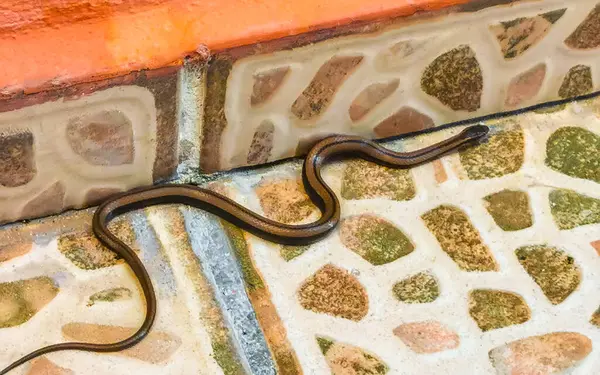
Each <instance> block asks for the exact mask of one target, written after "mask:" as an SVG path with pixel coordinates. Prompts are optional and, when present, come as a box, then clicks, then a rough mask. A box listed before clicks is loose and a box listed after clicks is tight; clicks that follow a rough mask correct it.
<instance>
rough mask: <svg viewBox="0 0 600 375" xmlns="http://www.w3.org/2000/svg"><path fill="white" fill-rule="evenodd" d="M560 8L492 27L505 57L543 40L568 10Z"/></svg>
mask: <svg viewBox="0 0 600 375" xmlns="http://www.w3.org/2000/svg"><path fill="white" fill-rule="evenodd" d="M566 10H567V9H566V8H565V9H558V10H555V11H552V12H548V13H544V14H540V15H537V16H535V17H528V18H525V17H521V18H516V19H514V20H510V21H505V22H501V23H500V24H498V25H494V26H491V27H490V30H491V31H492V33H494V34H495V35H496V38H497V39H498V42H499V43H500V47H501V50H502V54H503V55H504V58H505V59H513V58H515V57H517V56H519V55H521V54H522V53H523V52H525V51H527V50H528V49H529V48H531V47H532V46H534V45H535V44H536V43H538V42H539V41H540V40H542V39H543V38H544V37H545V36H546V34H548V31H550V28H551V27H552V25H553V24H554V23H555V22H556V21H558V20H559V19H560V18H561V17H562V16H563V14H565V12H566Z"/></svg>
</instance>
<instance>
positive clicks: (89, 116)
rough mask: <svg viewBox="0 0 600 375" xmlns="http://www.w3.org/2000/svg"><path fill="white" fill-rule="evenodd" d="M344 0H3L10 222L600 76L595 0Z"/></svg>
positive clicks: (0, 163) (2, 110) (5, 208)
mask: <svg viewBox="0 0 600 375" xmlns="http://www.w3.org/2000/svg"><path fill="white" fill-rule="evenodd" d="M341 3H342V2H341V1H333V2H331V1H330V2H323V3H321V2H317V1H315V0H311V1H304V2H294V3H289V2H279V1H275V0H272V1H258V0H253V1H244V2H240V1H236V0H227V1H220V2H206V1H191V0H188V1H183V0H171V1H153V0H143V1H134V0H129V1H116V0H104V1H93V2H92V1H89V2H81V1H74V0H69V1H45V2H43V4H41V3H39V4H38V3H33V2H32V3H24V2H20V1H10V2H3V3H2V5H0V58H1V60H2V61H3V67H2V69H0V146H1V147H0V222H10V221H15V220H19V219H23V218H33V217H39V216H44V215H47V214H53V213H56V212H60V211H62V210H65V209H67V208H72V207H74V208H79V207H86V206H89V205H93V204H95V203H97V202H98V201H99V200H100V199H102V198H104V197H105V196H107V195H109V194H112V193H114V192H116V191H123V190H127V189H130V188H133V187H135V186H143V185H149V184H152V183H157V182H160V181H164V180H168V179H169V178H172V177H174V176H176V174H177V172H178V170H179V172H185V173H187V172H189V171H193V172H197V171H198V170H199V169H200V170H201V171H202V172H213V171H218V170H224V169H229V168H233V167H237V166H242V165H248V164H258V163H263V162H268V161H272V160H277V159H279V158H283V157H288V156H292V155H297V154H302V153H303V152H305V151H306V150H307V149H308V147H310V145H311V144H312V143H313V142H314V141H315V140H316V139H319V138H320V137H323V136H324V135H327V134H331V133H351V134H360V135H364V136H368V137H381V136H388V135H392V134H398V133H403V132H407V131H414V130H420V129H424V128H427V127H432V126H437V125H441V124H444V123H447V122H450V121H455V120H461V119H465V118H471V117H475V116H481V115H485V114H489V113H494V112H498V111H502V110H507V109H515V108H521V107H525V106H529V105H533V104H536V103H541V102H545V101H548V100H552V99H557V98H570V97H574V96H577V95H581V94H585V93H588V92H591V91H593V90H596V89H597V87H598V85H599V84H600V83H599V81H598V79H597V76H598V74H600V71H597V69H598V68H597V66H598V64H597V63H596V60H597V59H598V58H599V57H598V53H597V49H596V47H598V46H600V40H599V39H598V37H597V35H598V33H597V32H596V31H597V29H598V28H599V27H600V26H599V24H600V16H599V15H598V14H599V13H598V12H597V8H596V7H597V1H596V0H581V1H578V2H576V3H569V4H565V2H563V1H558V0H543V1H512V0H494V1H484V0H473V1H467V0H460V1H456V0H453V1H450V0H447V1H433V0H420V1H387V0H379V1H373V2H364V1H360V0H353V1H344V2H343V6H342V5H341ZM578 25H579V26H578Z"/></svg>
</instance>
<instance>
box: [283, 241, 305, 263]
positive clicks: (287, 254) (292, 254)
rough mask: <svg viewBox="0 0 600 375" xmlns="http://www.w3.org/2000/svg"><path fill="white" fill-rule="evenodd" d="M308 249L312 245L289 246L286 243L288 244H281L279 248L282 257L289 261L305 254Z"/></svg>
mask: <svg viewBox="0 0 600 375" xmlns="http://www.w3.org/2000/svg"><path fill="white" fill-rule="evenodd" d="M308 249H310V246H287V245H286V246H281V249H280V250H279V254H281V257H282V258H283V259H284V260H285V261H286V262H289V261H290V260H292V259H294V258H296V257H299V256H300V255H302V254H304V253H305V252H306V251H307V250H308Z"/></svg>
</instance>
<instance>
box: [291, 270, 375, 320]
mask: <svg viewBox="0 0 600 375" xmlns="http://www.w3.org/2000/svg"><path fill="white" fill-rule="evenodd" d="M298 299H299V301H300V305H302V307H304V308H305V309H307V310H311V311H314V312H318V313H324V314H329V315H333V316H338V317H340V318H344V319H349V320H354V321H359V320H361V319H362V318H364V317H365V315H367V312H368V310H369V298H368V296H367V292H366V291H365V289H364V287H363V286H362V285H361V284H360V283H359V282H358V280H357V279H356V278H355V277H354V276H352V275H351V274H350V273H349V272H348V271H346V270H343V269H341V268H338V267H336V266H334V265H332V264H327V265H325V266H323V267H322V268H321V269H320V270H318V271H317V272H316V273H315V274H314V275H313V276H311V277H309V278H308V279H307V280H305V281H304V282H303V283H302V285H301V286H300V289H299V290H298Z"/></svg>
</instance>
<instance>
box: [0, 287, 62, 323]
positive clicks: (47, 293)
mask: <svg viewBox="0 0 600 375" xmlns="http://www.w3.org/2000/svg"><path fill="white" fill-rule="evenodd" d="M58 291H59V288H58V285H57V284H56V282H55V281H54V280H52V279H51V278H50V277H47V276H40V277H36V278H33V279H27V280H19V281H13V282H8V283H1V284H0V329H1V328H7V327H14V326H18V325H20V324H23V323H25V322H27V321H28V320H29V319H31V318H32V317H33V316H34V315H35V314H37V313H38V312H39V311H40V310H41V309H43V308H44V306H46V305H47V304H48V303H50V301H52V300H53V299H54V297H56V295H57V294H58Z"/></svg>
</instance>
